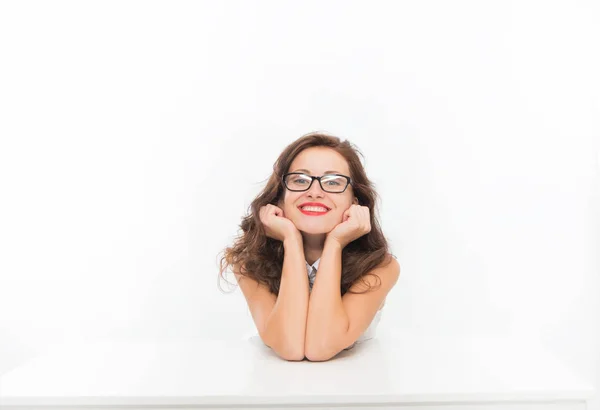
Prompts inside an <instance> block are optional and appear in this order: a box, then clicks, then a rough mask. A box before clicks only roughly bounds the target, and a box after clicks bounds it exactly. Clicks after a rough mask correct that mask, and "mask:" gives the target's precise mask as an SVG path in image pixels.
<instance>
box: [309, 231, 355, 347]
mask: <svg viewBox="0 0 600 410" xmlns="http://www.w3.org/2000/svg"><path fill="white" fill-rule="evenodd" d="M318 272H319V273H318V274H317V275H316V278H315V282H314V284H313V288H312V291H311V294H310V301H309V305H308V316H307V323H306V341H305V353H308V354H307V356H310V355H311V354H312V356H315V357H316V356H318V355H321V354H324V353H327V352H329V351H330V350H332V349H333V346H334V345H335V344H336V341H337V338H338V337H339V335H341V334H344V333H345V332H346V331H347V330H348V316H347V315H346V311H345V310H344V306H343V304H342V296H341V292H340V285H341V276H342V246H341V245H340V244H339V243H337V242H335V241H327V240H326V241H325V247H324V248H323V254H322V255H321V261H320V262H319V271H318Z"/></svg>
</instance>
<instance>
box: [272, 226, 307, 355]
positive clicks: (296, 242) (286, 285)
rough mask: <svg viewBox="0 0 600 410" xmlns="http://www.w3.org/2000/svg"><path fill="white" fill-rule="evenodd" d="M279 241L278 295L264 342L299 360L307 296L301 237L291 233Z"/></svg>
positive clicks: (301, 349) (302, 342)
mask: <svg viewBox="0 0 600 410" xmlns="http://www.w3.org/2000/svg"><path fill="white" fill-rule="evenodd" d="M283 245H284V258H283V270H282V272H281V283H280V286H279V295H278V296H277V301H276V302H275V306H274V307H273V311H272V312H271V315H270V316H269V319H268V320H267V324H266V330H265V342H266V344H267V345H269V346H270V347H271V348H272V349H273V350H274V351H275V352H276V353H277V354H278V355H279V356H281V357H283V358H285V359H287V360H302V359H304V339H305V333H306V317H307V314H308V299H309V297H308V275H307V272H306V262H305V257H304V247H303V242H302V237H301V236H300V235H297V236H293V237H291V238H289V239H286V240H284V241H283Z"/></svg>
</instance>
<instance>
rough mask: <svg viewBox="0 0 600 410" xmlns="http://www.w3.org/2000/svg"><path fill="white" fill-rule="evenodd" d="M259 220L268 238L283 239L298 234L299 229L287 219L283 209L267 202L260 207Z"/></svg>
mask: <svg viewBox="0 0 600 410" xmlns="http://www.w3.org/2000/svg"><path fill="white" fill-rule="evenodd" d="M259 214H260V221H261V222H262V224H263V226H264V227H265V233H266V235H267V236H268V237H269V238H273V239H277V240H279V241H282V242H283V241H284V240H285V239H287V238H291V237H293V236H294V235H300V231H298V229H297V228H296V225H294V223H293V222H292V221H291V220H289V219H287V218H286V217H285V215H284V213H283V210H282V209H281V208H279V207H278V206H275V205H272V204H267V205H265V206H261V207H260V211H259Z"/></svg>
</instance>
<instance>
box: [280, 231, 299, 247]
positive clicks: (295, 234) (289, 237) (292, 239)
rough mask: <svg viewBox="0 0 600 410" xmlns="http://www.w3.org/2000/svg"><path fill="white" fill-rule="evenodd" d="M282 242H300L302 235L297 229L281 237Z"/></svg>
mask: <svg viewBox="0 0 600 410" xmlns="http://www.w3.org/2000/svg"><path fill="white" fill-rule="evenodd" d="M283 244H284V245H286V244H302V235H301V234H300V232H299V231H296V232H293V233H290V234H288V235H286V236H285V238H283Z"/></svg>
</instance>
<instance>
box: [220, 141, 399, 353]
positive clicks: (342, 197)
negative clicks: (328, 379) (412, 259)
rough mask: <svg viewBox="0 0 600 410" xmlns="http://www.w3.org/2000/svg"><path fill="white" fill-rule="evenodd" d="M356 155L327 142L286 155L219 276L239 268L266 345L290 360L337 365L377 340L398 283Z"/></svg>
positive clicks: (296, 147)
mask: <svg viewBox="0 0 600 410" xmlns="http://www.w3.org/2000/svg"><path fill="white" fill-rule="evenodd" d="M358 154H360V152H359V151H358V150H357V149H356V148H354V146H353V145H352V144H351V143H350V142H348V141H343V142H342V141H340V139H339V138H337V137H334V136H330V135H326V134H323V133H310V134H306V135H304V136H302V137H301V138H299V139H298V140H296V141H295V142H293V143H292V144H290V145H289V146H287V147H286V148H285V149H284V151H283V152H282V153H281V155H280V156H279V158H278V159H277V161H276V162H275V164H274V167H273V174H272V175H271V177H270V178H269V180H268V182H267V185H266V187H265V188H264V190H263V191H262V192H261V193H260V194H259V195H258V196H257V197H256V198H255V199H254V201H253V202H252V203H251V205H250V207H251V213H250V214H249V215H247V216H246V217H245V218H244V219H243V220H242V223H241V225H240V227H241V228H242V231H243V234H242V235H241V236H240V237H238V238H237V241H236V243H235V244H234V246H233V247H231V248H227V249H225V255H224V256H223V257H222V258H221V263H220V266H221V269H220V272H219V273H220V274H221V275H222V273H223V272H224V271H225V269H226V267H227V266H228V265H231V266H233V272H234V274H235V277H236V279H237V282H238V284H239V286H240V288H241V289H242V293H243V294H244V297H245V299H246V301H247V303H248V307H249V310H250V313H251V315H252V318H253V320H254V323H255V324H256V328H257V330H258V334H259V336H260V338H261V340H262V341H263V342H264V343H265V344H266V345H267V346H269V347H270V348H272V349H273V350H274V351H275V353H277V355H279V356H280V357H281V358H283V359H286V360H303V359H305V358H306V359H308V360H313V361H323V360H329V359H331V358H332V357H334V356H335V355H336V354H338V353H339V352H341V351H342V350H346V349H349V348H351V347H353V346H354V345H355V343H357V342H361V341H363V340H367V339H369V338H371V337H373V335H374V330H375V327H376V326H377V323H378V322H379V319H380V316H381V308H382V307H383V306H384V304H385V298H386V296H387V294H388V292H389V291H390V290H391V289H392V287H393V286H394V285H395V283H396V281H397V280H398V277H399V274H400V265H399V264H398V262H397V261H396V259H395V256H394V257H392V256H393V255H392V254H390V253H389V250H388V244H387V241H386V239H385V237H384V235H383V233H382V231H381V228H380V227H379V223H378V220H377V218H376V217H375V212H374V210H375V204H376V201H377V194H376V192H375V191H374V189H373V187H372V185H373V184H372V183H371V182H370V181H369V179H368V178H367V176H366V173H365V170H364V168H363V166H362V164H361V162H360V160H359V157H358ZM361 155H362V154H361ZM224 261H225V265H224ZM317 269H318V271H317ZM317 272H318V273H317ZM307 273H308V274H307Z"/></svg>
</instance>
